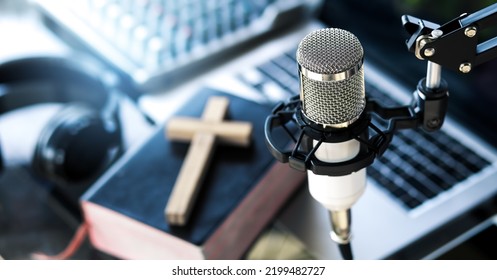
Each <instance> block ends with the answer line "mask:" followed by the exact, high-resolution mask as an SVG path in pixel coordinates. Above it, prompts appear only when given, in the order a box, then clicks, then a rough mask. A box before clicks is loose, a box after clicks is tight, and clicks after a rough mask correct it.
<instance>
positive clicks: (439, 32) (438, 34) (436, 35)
mask: <svg viewBox="0 0 497 280" xmlns="http://www.w3.org/2000/svg"><path fill="white" fill-rule="evenodd" d="M442 35H444V32H443V31H442V30H440V29H435V30H433V31H432V32H431V37H433V39H437V38H439V37H442Z"/></svg>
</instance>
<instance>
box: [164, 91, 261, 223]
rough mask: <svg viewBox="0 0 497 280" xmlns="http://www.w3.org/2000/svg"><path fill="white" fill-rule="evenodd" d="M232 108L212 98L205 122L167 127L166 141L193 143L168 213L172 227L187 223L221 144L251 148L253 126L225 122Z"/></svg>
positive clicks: (182, 120)
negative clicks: (216, 149) (214, 154)
mask: <svg viewBox="0 0 497 280" xmlns="http://www.w3.org/2000/svg"><path fill="white" fill-rule="evenodd" d="M228 104H229V100H228V98H226V97H220V96H214V97H210V98H209V100H208V101H207V105H206V107H205V109H204V112H203V113H202V118H201V119H195V118H189V117H175V118H172V119H171V120H169V122H168V123H167V129H166V137H167V138H168V139H169V140H179V141H191V144H190V148H189V149H188V152H187V154H186V158H185V161H184V162H183V166H182V167H181V170H180V172H179V175H178V178H177V179H176V183H175V184H174V187H173V191H172V193H171V196H170V197H169V201H168V202H167V205H166V209H165V210H164V212H165V215H166V219H167V221H168V223H169V224H171V225H185V224H186V223H187V220H188V217H189V216H190V213H191V210H192V208H193V205H194V203H195V199H196V197H197V194H198V192H199V189H200V185H201V183H202V181H203V178H204V177H205V174H206V171H207V166H208V165H209V162H210V160H211V158H212V154H213V151H214V148H215V146H216V142H218V141H217V140H219V142H221V143H226V144H231V145H237V146H243V147H246V146H249V145H250V137H251V134H252V124H251V123H249V122H236V121H223V119H224V117H225V115H226V112H227V111H228Z"/></svg>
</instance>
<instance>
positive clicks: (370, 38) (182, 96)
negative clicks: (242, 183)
mask: <svg viewBox="0 0 497 280" xmlns="http://www.w3.org/2000/svg"><path fill="white" fill-rule="evenodd" d="M37 2H38V3H39V5H40V7H41V10H42V11H44V13H45V15H46V16H47V17H48V18H50V19H51V24H55V25H56V26H57V27H59V28H61V29H66V31H67V29H68V28H69V29H71V28H73V27H72V25H71V24H64V23H65V19H64V17H60V14H61V13H60V11H59V12H54V9H53V6H50V5H48V4H46V3H48V2H52V1H48V0H47V1H45V0H38V1H37ZM72 2H74V1H72ZM82 2H86V1H82ZM103 2H106V1H88V3H99V5H100V4H101V3H103ZM107 2H109V3H111V4H112V3H114V4H115V3H119V1H107ZM124 2H126V3H128V1H123V3H124ZM138 2H140V1H138ZM141 2H143V3H146V4H147V5H149V4H150V3H155V2H161V1H155V2H154V1H141ZM141 2H140V3H141ZM165 2H167V1H164V3H165ZM171 2H173V1H171ZM178 2H179V1H178ZM185 2H188V3H190V2H194V1H185ZM200 2H203V1H200ZM207 2H209V1H207ZM214 2H216V1H214ZM221 2H222V1H220V3H221ZM234 2H237V1H226V2H222V3H234ZM240 2H244V1H240ZM249 2H253V3H260V4H261V6H257V7H265V8H264V9H262V10H261V11H260V12H259V13H258V16H256V17H254V18H253V19H256V18H257V19H260V18H265V20H264V22H265V24H260V23H259V24H255V26H265V28H263V29H262V30H263V31H260V30H259V31H257V32H255V33H253V34H251V35H247V36H248V37H244V39H243V40H239V41H236V42H235V43H231V44H230V45H229V46H228V45H227V46H226V47H222V48H221V49H220V50H219V49H218V50H217V51H212V52H210V53H207V54H206V55H205V57H204V58H202V59H200V60H197V61H193V62H192V64H191V65H196V67H199V68H201V67H200V66H199V65H200V64H196V63H198V61H204V62H205V61H210V62H212V60H210V59H209V57H215V58H216V59H215V60H219V59H220V57H222V58H223V62H222V63H217V62H219V61H217V62H216V63H215V65H216V66H215V67H213V66H210V65H209V63H205V64H203V65H202V67H204V68H205V67H206V69H205V71H204V72H203V73H201V74H198V75H187V77H183V78H184V79H185V82H182V83H181V84H179V85H176V86H175V87H171V88H169V87H167V85H162V86H163V87H161V85H159V84H160V83H155V82H152V81H154V80H155V81H157V79H159V80H162V79H163V80H164V81H171V80H175V78H171V80H169V78H167V77H168V76H167V74H164V73H167V71H168V70H167V69H165V68H160V69H159V70H157V69H156V68H153V69H152V68H151V69H152V70H150V69H149V70H150V71H149V72H147V73H146V74H143V73H145V72H146V71H145V72H143V71H142V72H141V73H142V74H143V75H141V76H140V74H139V73H140V71H137V72H136V71H134V70H133V71H131V70H129V69H131V68H126V67H122V68H121V71H122V72H123V73H127V74H128V75H129V76H130V77H132V78H133V79H135V80H136V81H137V82H139V83H140V81H141V82H142V85H143V88H144V89H146V88H153V89H150V91H151V92H152V91H153V92H157V91H159V92H160V91H161V89H162V91H163V92H162V93H159V94H157V93H153V94H146V95H144V96H143V97H142V98H141V100H140V103H141V105H142V106H143V107H144V108H145V109H146V110H148V111H149V112H150V114H151V115H152V116H153V117H155V118H157V119H159V120H164V119H166V118H167V117H168V115H170V114H171V113H172V112H174V109H175V108H177V107H178V106H179V105H180V104H181V103H182V102H184V101H185V100H187V98H189V97H190V96H191V95H193V94H195V92H196V90H197V89H198V88H199V87H204V86H208V87H213V88H216V89H220V90H223V91H227V92H231V93H233V94H237V95H240V96H243V97H246V98H250V99H253V100H256V101H258V102H262V103H268V104H276V103H277V102H279V101H281V100H285V99H287V98H289V97H290V96H293V95H295V94H297V93H298V90H299V84H298V79H297V66H296V62H295V51H296V49H297V45H298V43H299V42H300V40H301V39H302V38H303V37H304V36H305V35H307V34H308V33H309V32H311V31H313V30H316V29H319V28H323V27H325V26H331V27H339V28H342V29H346V30H348V31H350V32H352V33H354V34H355V35H356V36H357V37H358V38H359V40H360V41H361V43H362V45H363V48H364V50H365V80H366V94H367V95H370V96H374V97H377V98H378V99H379V100H382V101H383V102H384V103H385V105H392V106H395V105H399V104H408V103H409V102H410V99H411V96H412V93H413V91H414V90H415V89H416V85H417V83H418V81H419V80H420V79H421V78H422V77H424V76H425V75H426V61H420V60H418V59H417V58H415V56H414V54H412V53H409V52H408V51H407V48H406V46H405V43H404V41H405V39H407V36H408V35H407V34H406V33H405V31H404V30H403V28H402V25H401V20H400V17H401V15H403V14H410V15H413V16H416V17H419V18H423V19H427V20H430V21H433V22H435V23H439V24H442V23H445V22H447V21H449V20H451V19H453V18H455V17H457V16H459V15H460V14H462V13H463V12H469V13H471V12H474V11H477V10H479V9H481V8H484V7H485V3H486V1H471V3H469V2H467V1H451V2H450V3H448V2H445V1H440V2H433V1H386V0H372V1H367V2H364V1H359V0H328V1H274V0H273V1H262V0H261V1H249ZM282 3H287V4H288V3H291V4H292V5H290V6H291V7H292V8H291V9H286V8H284V7H289V6H288V5H287V6H285V5H283V4H282ZM230 5H231V4H230ZM230 5H228V4H226V5H224V4H223V7H232V6H230ZM237 5H238V4H234V6H237ZM147 7H149V6H147ZM252 7H255V5H254V6H252ZM281 7H283V9H278V8H281ZM296 7H299V8H297V9H295V8H296ZM58 9H61V8H60V7H59V8H58ZM233 11H234V10H233ZM289 11H293V12H295V11H299V12H297V13H292V12H289ZM303 11H304V12H303ZM62 14H63V13H62ZM268 15H269V16H268ZM289 15H290V16H289ZM296 15H297V16H296ZM285 16H286V20H283V22H286V23H287V24H283V26H282V25H281V24H274V25H273V24H268V23H267V22H268V21H267V20H268V18H270V20H269V22H274V20H275V19H280V20H281V19H282V18H285ZM288 16H289V17H288ZM288 18H290V19H296V18H299V19H301V20H299V21H296V20H293V21H295V24H290V23H292V20H288ZM255 21H257V20H255ZM83 22H84V21H83ZM275 26H278V27H277V28H276V27H275ZM72 31H74V30H72ZM87 31H88V30H86V29H85V32H83V33H82V34H83V35H81V36H79V39H80V41H85V40H86V39H85V38H86V37H87V35H88V34H87ZM59 32H60V30H59ZM93 32H94V31H93ZM73 33H74V34H76V35H78V32H73ZM90 33H91V32H90ZM249 33H250V32H249ZM74 34H73V35H74ZM245 34H248V33H245ZM90 37H91V38H96V36H93V35H92V36H90ZM253 38H256V39H255V40H251V39H253ZM85 42H87V43H89V44H91V43H92V42H91V41H85ZM93 43H95V42H93ZM214 45H215V44H214ZM224 48H227V49H229V50H230V51H229V52H228V51H227V52H226V53H224V52H223V49H224ZM90 49H91V48H90ZM96 49H97V51H98V49H99V48H96ZM89 51H92V52H95V48H93V50H89ZM220 54H221V55H220ZM96 55H97V56H100V57H102V58H103V59H108V60H112V57H108V58H106V57H105V56H103V55H102V53H98V52H97V53H96ZM120 55H122V54H120ZM225 55H226V56H225ZM110 63H113V62H110ZM181 63H183V64H181V65H179V64H178V65H179V66H177V67H178V68H177V69H191V68H188V67H189V66H188V65H190V64H188V63H187V62H184V61H183V62H181ZM114 65H116V66H117V67H119V65H118V64H115V63H114ZM185 65H186V66H185ZM183 67H186V68H183ZM144 69H145V68H144ZM145 70H146V69H145ZM495 71H497V64H496V62H489V63H487V64H484V65H481V66H479V67H477V68H475V69H474V70H473V71H471V73H469V74H460V73H455V72H450V71H449V70H444V71H443V76H444V79H446V80H447V82H448V83H449V91H450V101H449V102H450V103H449V114H448V117H447V119H446V122H445V124H444V126H443V128H442V130H441V131H438V132H434V133H426V132H424V131H422V130H420V129H416V130H405V131H399V132H398V133H397V134H396V136H395V137H394V140H393V141H392V143H391V145H390V147H389V148H388V150H387V151H386V152H385V154H384V155H383V156H382V157H380V158H378V159H376V160H375V163H374V164H373V165H372V166H370V167H369V168H368V185H367V188H366V192H365V194H364V195H363V197H362V198H361V199H360V200H359V201H358V203H357V204H356V205H354V207H353V208H352V230H353V237H352V241H351V242H352V243H351V244H352V250H353V253H354V257H355V258H356V259H406V258H408V259H422V258H438V257H439V256H441V255H443V254H444V252H446V251H449V250H450V249H451V248H452V247H455V246H456V243H458V242H464V240H465V239H464V238H461V236H468V232H473V231H475V228H479V227H481V223H483V222H484V223H485V224H486V225H487V224H488V220H489V219H491V217H492V216H493V214H494V213H495V210H497V203H496V202H495V195H496V194H497V150H496V143H497V130H495V127H497V116H496V115H495V113H494V109H493V108H495V106H496V105H497V97H496V95H495V94H494V93H493V88H495V82H494V81H493V77H494V76H495V75H494V74H493V73H495ZM172 72H176V71H172ZM178 72H179V70H178ZM137 73H138V74H137ZM150 73H152V74H150ZM186 73H188V71H187V72H186ZM176 74H177V73H176ZM176 74H172V75H173V76H172V77H175V76H174V75H176ZM184 75H185V74H184V73H183V76H184ZM140 77H141V78H140ZM154 77H155V78H154ZM157 77H158V78H157ZM375 120H377V121H378V122H381V120H379V119H375ZM493 220H494V219H493ZM493 220H492V221H493ZM277 224H278V225H279V226H280V227H282V228H285V229H286V230H287V231H288V232H289V233H291V234H292V235H293V236H295V237H296V238H297V239H298V240H299V241H300V242H301V243H302V244H303V245H304V246H305V248H306V249H307V250H308V251H309V252H310V253H311V254H312V255H313V256H314V257H315V258H319V259H340V258H341V256H340V254H339V251H338V248H337V245H336V244H335V243H333V242H332V241H331V239H330V237H329V231H330V225H329V218H328V212H327V211H326V210H325V209H324V208H323V207H322V206H321V205H319V204H318V203H317V202H315V201H314V200H313V199H312V198H311V197H310V195H309V193H308V191H307V188H302V190H301V191H300V192H299V193H298V194H297V195H296V196H295V198H294V199H292V200H291V201H290V202H289V204H288V206H287V207H286V209H284V211H282V213H281V215H280V217H279V218H278V219H277Z"/></svg>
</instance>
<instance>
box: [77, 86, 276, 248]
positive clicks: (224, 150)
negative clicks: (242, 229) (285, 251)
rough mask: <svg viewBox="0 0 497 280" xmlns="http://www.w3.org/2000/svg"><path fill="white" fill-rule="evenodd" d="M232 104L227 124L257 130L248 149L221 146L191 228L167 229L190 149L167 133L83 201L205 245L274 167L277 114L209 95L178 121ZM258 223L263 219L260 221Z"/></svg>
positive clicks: (129, 157)
mask: <svg viewBox="0 0 497 280" xmlns="http://www.w3.org/2000/svg"><path fill="white" fill-rule="evenodd" d="M213 95H216V96H226V97H228V98H229V100H230V103H229V109H228V114H227V117H226V119H227V120H236V121H248V122H251V123H252V124H253V133H252V141H251V145H250V147H248V148H241V147H233V146H227V145H222V144H221V145H218V146H217V147H216V148H215V151H214V155H213V159H212V162H211V164H210V166H209V167H208V171H207V175H206V177H205V179H204V183H203V185H202V187H201V190H200V193H199V195H198V198H197V201H196V203H195V206H194V208H193V210H192V214H191V216H190V219H189V221H188V224H187V225H186V226H183V227H174V226H170V225H168V224H167V222H166V219H165V216H164V208H165V206H166V203H167V201H168V198H169V196H170V194H171V191H172V187H173V185H174V183H175V181H176V177H177V175H178V173H179V170H180V168H181V166H182V164H183V159H184V157H185V155H186V152H187V150H188V148H189V144H188V143H176V142H170V141H168V140H167V139H166V137H165V134H164V127H161V128H160V129H158V130H157V131H156V132H155V133H154V134H153V135H152V136H151V138H150V139H149V140H148V141H146V142H145V143H144V144H143V145H142V146H141V147H140V148H139V149H136V150H134V152H132V153H131V154H128V155H127V156H125V157H123V158H122V159H121V160H120V161H119V162H118V163H116V165H115V166H113V168H111V169H110V170H109V172H107V173H106V174H105V175H104V176H103V177H102V178H101V179H100V180H98V181H97V182H96V184H95V185H94V186H92V188H91V189H90V190H89V191H88V192H87V193H86V194H85V195H84V196H83V197H82V200H83V201H89V202H92V203H95V204H98V205H101V206H103V207H106V208H109V209H111V210H114V211H116V212H119V213H121V214H123V215H126V216H128V217H130V218H132V219H135V220H137V221H139V222H141V223H144V224H146V225H149V226H152V227H153V228H156V229H159V230H160V231H163V232H165V233H168V234H171V235H173V236H176V237H179V238H181V239H183V240H185V241H187V242H189V243H192V244H195V245H199V246H200V245H202V244H203V243H204V242H205V241H206V240H207V238H208V237H209V236H210V235H211V234H212V233H213V231H214V230H215V229H216V227H218V226H219V225H220V224H221V223H222V222H223V220H224V219H225V218H226V217H227V216H228V215H229V214H230V213H231V212H232V211H233V210H234V209H235V208H236V206H237V205H238V204H239V203H240V201H241V200H242V199H243V198H244V197H245V195H246V194H247V193H249V192H250V191H251V189H252V188H253V187H254V186H255V184H256V183H257V182H258V181H259V180H260V179H261V177H262V176H263V175H264V174H265V173H266V172H267V170H268V169H269V168H270V166H271V165H272V164H273V163H274V160H273V157H272V156H271V154H270V153H269V151H268V150H267V148H266V144H265V141H264V121H265V119H266V117H267V116H268V115H269V114H270V112H271V108H270V107H268V106H264V105H261V104H257V103H254V102H251V101H248V100H246V99H242V98H239V97H235V96H233V95H229V94H225V93H220V92H218V91H215V90H212V89H204V90H202V91H201V92H199V93H198V94H197V95H195V97H194V98H192V99H191V100H190V101H188V102H186V103H185V105H184V107H183V108H181V109H180V110H178V112H177V113H176V114H175V115H178V116H193V117H198V118H200V116H201V114H202V112H203V110H204V107H205V105H206V102H207V99H208V98H209V97H210V96H213ZM254 218H255V219H257V217H254Z"/></svg>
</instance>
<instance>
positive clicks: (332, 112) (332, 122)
mask: <svg viewBox="0 0 497 280" xmlns="http://www.w3.org/2000/svg"><path fill="white" fill-rule="evenodd" d="M362 60H363V49H362V46H361V43H360V42H359V40H358V39H357V37H355V36H354V35H353V34H352V33H350V32H348V31H345V30H341V29H336V28H328V29H321V30H317V31H314V32H312V33H310V34H309V35H307V36H306V37H305V38H304V39H303V40H302V41H301V42H300V44H299V48H298V50H297V61H298V63H299V65H300V67H301V68H303V69H302V70H308V71H312V72H314V73H318V74H337V73H342V72H344V71H348V70H350V69H352V68H354V67H355V68H357V67H358V70H357V72H355V74H352V75H351V76H350V77H347V78H345V79H342V80H334V81H320V80H315V79H313V78H312V77H311V78H309V77H308V76H306V75H304V74H303V73H302V72H300V76H301V82H302V84H301V97H300V98H301V101H302V110H303V113H304V114H305V115H306V116H307V117H308V118H309V119H310V120H311V121H313V122H315V123H318V124H321V125H323V126H332V127H346V126H348V125H349V124H351V123H353V122H354V121H355V120H357V119H358V118H359V116H360V115H361V113H362V111H363V110H364V107H365V106H366V99H365V89H364V69H363V67H362Z"/></svg>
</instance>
